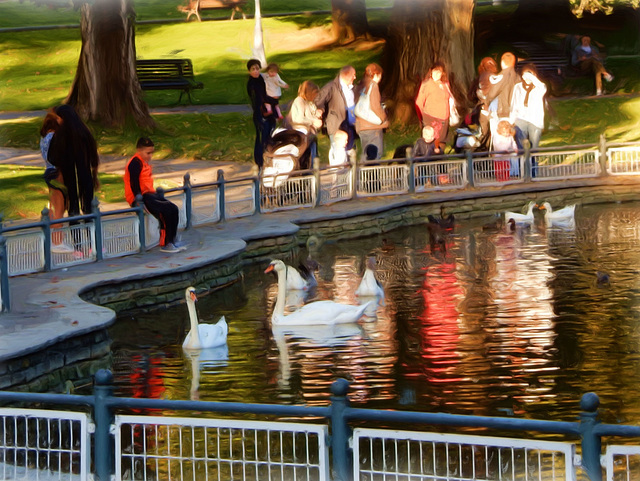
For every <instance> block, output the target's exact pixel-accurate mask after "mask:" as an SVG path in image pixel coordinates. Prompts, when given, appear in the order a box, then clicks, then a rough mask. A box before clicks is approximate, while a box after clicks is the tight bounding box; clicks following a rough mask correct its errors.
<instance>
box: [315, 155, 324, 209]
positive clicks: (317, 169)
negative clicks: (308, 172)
mask: <svg viewBox="0 0 640 481" xmlns="http://www.w3.org/2000/svg"><path fill="white" fill-rule="evenodd" d="M313 176H314V177H315V179H316V201H315V203H314V204H315V206H316V207H318V206H319V205H320V196H321V194H322V189H321V186H320V158H319V157H314V158H313Z"/></svg>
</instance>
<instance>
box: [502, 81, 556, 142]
mask: <svg viewBox="0 0 640 481" xmlns="http://www.w3.org/2000/svg"><path fill="white" fill-rule="evenodd" d="M533 79H534V80H533V82H532V83H533V85H534V88H533V89H531V91H530V92H529V101H528V103H527V106H526V107H525V106H524V99H525V97H526V95H527V91H526V90H525V89H524V87H523V86H522V82H518V83H517V84H516V85H515V87H513V96H512V97H511V114H510V116H509V119H510V120H511V123H514V122H515V121H516V120H525V121H527V122H529V123H531V124H533V125H535V126H536V127H538V128H540V129H542V128H544V94H545V93H547V86H546V85H545V84H544V82H542V81H540V80H539V79H538V78H536V77H533Z"/></svg>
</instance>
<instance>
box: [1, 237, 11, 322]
mask: <svg viewBox="0 0 640 481" xmlns="http://www.w3.org/2000/svg"><path fill="white" fill-rule="evenodd" d="M0 271H1V272H0V274H1V275H2V277H0V289H1V290H0V294H1V297H2V306H1V307H2V311H3V312H11V295H10V293H9V259H8V258H7V238H6V237H5V236H3V235H2V234H0Z"/></svg>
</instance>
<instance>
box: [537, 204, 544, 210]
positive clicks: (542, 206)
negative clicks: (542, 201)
mask: <svg viewBox="0 0 640 481" xmlns="http://www.w3.org/2000/svg"><path fill="white" fill-rule="evenodd" d="M536 207H537V208H538V209H540V210H544V209H545V208H546V207H545V206H544V205H536Z"/></svg>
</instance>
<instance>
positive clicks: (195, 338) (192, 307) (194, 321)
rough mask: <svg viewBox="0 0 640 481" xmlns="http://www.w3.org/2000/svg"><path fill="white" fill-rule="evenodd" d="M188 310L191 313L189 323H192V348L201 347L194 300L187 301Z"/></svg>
mask: <svg viewBox="0 0 640 481" xmlns="http://www.w3.org/2000/svg"><path fill="white" fill-rule="evenodd" d="M187 310H188V311H189V321H190V322H191V342H190V343H189V344H190V345H191V346H199V345H200V332H199V330H198V313H197V312H196V305H195V303H194V302H193V300H191V299H189V300H188V301H187Z"/></svg>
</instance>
